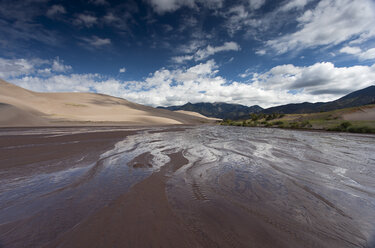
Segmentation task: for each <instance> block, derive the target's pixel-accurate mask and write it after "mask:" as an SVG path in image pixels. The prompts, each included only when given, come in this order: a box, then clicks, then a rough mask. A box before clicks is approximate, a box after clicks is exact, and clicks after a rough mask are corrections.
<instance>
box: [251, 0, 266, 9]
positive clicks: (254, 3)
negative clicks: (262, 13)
mask: <svg viewBox="0 0 375 248" xmlns="http://www.w3.org/2000/svg"><path fill="white" fill-rule="evenodd" d="M265 3H266V0H249V4H250V8H252V9H259V8H260V7H262V6H263V5H264V4H265Z"/></svg>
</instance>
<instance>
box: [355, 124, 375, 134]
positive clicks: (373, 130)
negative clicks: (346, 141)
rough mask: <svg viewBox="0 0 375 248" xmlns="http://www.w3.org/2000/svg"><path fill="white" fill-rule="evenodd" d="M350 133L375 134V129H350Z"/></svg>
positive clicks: (362, 127) (366, 127) (361, 127)
mask: <svg viewBox="0 0 375 248" xmlns="http://www.w3.org/2000/svg"><path fill="white" fill-rule="evenodd" d="M348 131H349V132H351V133H375V129H373V128H370V127H368V126H360V127H349V128H348Z"/></svg>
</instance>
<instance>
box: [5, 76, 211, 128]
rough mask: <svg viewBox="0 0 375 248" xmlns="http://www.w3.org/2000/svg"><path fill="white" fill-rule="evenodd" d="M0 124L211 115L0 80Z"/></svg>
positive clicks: (192, 119) (181, 120)
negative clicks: (30, 87)
mask: <svg viewBox="0 0 375 248" xmlns="http://www.w3.org/2000/svg"><path fill="white" fill-rule="evenodd" d="M0 116H1V117H0V126H61V125H166V124H172V125H173V124H199V123H204V122H212V121H213V120H212V119H211V118H207V117H205V116H202V115H192V114H185V113H178V112H172V111H169V110H163V109H156V108H152V107H148V106H144V105H140V104H136V103H132V102H129V101H127V100H125V99H122V98H117V97H112V96H108V95H103V94H95V93H38V92H33V91H29V90H26V89H23V88H21V87H18V86H15V85H13V84H10V83H7V82H5V81H3V80H0Z"/></svg>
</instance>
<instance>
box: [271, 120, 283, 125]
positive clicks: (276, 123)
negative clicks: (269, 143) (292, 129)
mask: <svg viewBox="0 0 375 248" xmlns="http://www.w3.org/2000/svg"><path fill="white" fill-rule="evenodd" d="M272 124H273V125H277V126H280V125H283V124H284V122H282V121H276V122H273V123H272Z"/></svg>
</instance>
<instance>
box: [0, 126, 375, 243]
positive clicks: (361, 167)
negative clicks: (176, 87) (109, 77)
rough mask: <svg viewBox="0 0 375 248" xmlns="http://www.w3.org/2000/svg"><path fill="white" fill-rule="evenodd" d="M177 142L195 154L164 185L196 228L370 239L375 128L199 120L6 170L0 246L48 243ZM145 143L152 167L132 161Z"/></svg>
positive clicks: (156, 165) (141, 175) (310, 239)
mask: <svg viewBox="0 0 375 248" xmlns="http://www.w3.org/2000/svg"><path fill="white" fill-rule="evenodd" d="M30 132H31V131H28V133H30ZM45 132H47V133H48V132H51V131H50V130H46V131H45ZM34 133H35V132H34ZM38 133H40V132H38ZM64 133H65V131H61V130H58V132H57V133H55V134H54V133H51V135H57V134H58V135H64ZM2 135H6V134H4V133H2ZM3 149H6V148H3ZM179 151H182V153H183V155H184V157H185V158H187V159H188V160H189V163H188V164H187V165H184V166H182V167H181V168H179V169H178V170H177V171H174V172H169V174H168V177H169V179H168V181H167V187H166V192H167V196H168V201H169V202H170V205H171V206H172V208H173V209H174V212H175V214H176V215H177V216H179V218H180V219H181V220H182V222H184V223H186V225H188V226H189V227H190V228H191V229H192V230H196V231H197V230H200V231H202V230H204V233H205V235H208V236H210V235H212V236H213V235H217V233H218V232H219V233H220V235H221V236H222V238H223V239H224V241H223V242H227V243H228V244H232V245H233V246H235V245H236V244H237V245H238V246H240V245H239V244H241V243H240V241H241V240H244V239H245V238H246V237H247V236H246V235H248V234H246V233H243V232H244V231H243V230H244V229H245V230H246V228H248V230H253V229H254V230H253V232H256V231H257V230H258V229H260V230H264V232H270V233H274V235H275V236H279V237H282V238H283V239H284V240H285V239H288V237H289V238H290V244H301V242H302V244H305V245H307V247H309V246H311V247H313V246H322V244H324V245H328V246H330V245H331V246H332V245H337V244H340V246H341V247H364V246H371V245H372V242H373V239H374V237H375V179H374V178H375V137H374V136H372V135H358V134H348V133H342V134H341V133H324V132H307V131H293V130H283V129H266V128H242V127H223V126H200V127H188V128H186V129H185V130H178V131H172V132H164V128H154V129H146V130H140V131H139V133H138V134H135V135H132V136H128V137H127V138H126V139H124V140H122V141H120V142H118V143H116V145H115V147H114V148H112V149H110V150H108V151H101V154H100V158H99V159H98V160H97V161H96V162H93V163H89V164H85V156H86V155H85V154H82V156H81V157H80V158H78V157H77V158H75V159H73V160H69V161H59V163H68V162H69V163H71V166H68V167H67V166H61V168H62V169H61V170H57V171H53V172H49V173H40V172H38V173H29V174H27V175H25V176H23V177H17V178H12V177H9V176H7V177H5V178H1V177H0V246H1V243H2V242H3V243H5V244H8V243H9V242H11V241H12V239H13V240H18V242H19V243H13V244H18V245H14V246H12V245H9V247H18V246H21V245H20V244H21V243H22V241H23V240H28V241H30V242H31V241H32V242H34V244H42V243H48V241H50V240H53V239H54V238H56V237H57V236H58V233H59V232H65V231H67V230H69V229H71V228H73V227H74V226H75V225H77V224H78V223H80V222H81V221H83V220H84V219H86V218H89V217H90V215H91V214H92V213H94V212H95V211H97V210H98V209H100V208H103V207H105V206H106V205H107V204H109V203H110V202H112V201H113V200H115V199H117V198H118V197H119V196H120V195H122V194H125V193H126V192H127V191H128V190H130V189H131V187H132V185H134V184H136V183H137V182H140V181H142V180H144V179H145V178H147V177H148V176H150V175H151V174H152V173H153V172H156V171H159V170H160V168H162V167H163V166H164V165H165V164H166V163H168V162H169V160H170V159H169V156H168V154H171V153H176V152H179ZM148 152H149V153H151V154H152V160H151V161H150V163H151V164H152V167H146V166H145V167H143V168H132V167H131V166H129V165H128V163H129V161H131V160H132V159H133V158H134V157H137V156H139V155H141V154H144V153H148ZM51 163H56V162H51ZM78 164H79V166H77V165H78ZM9 170H11V169H9ZM4 173H5V174H9V173H10V175H11V174H12V173H11V172H9V171H8V172H4V171H2V174H4ZM208 216H210V218H208ZM239 216H240V217H239ZM213 220H215V221H213ZM250 222H251V223H253V224H251V225H249V224H248V223H250ZM17 223H22V227H19V224H17ZM254 223H255V224H254ZM216 225H218V226H220V225H222V226H230V227H231V228H229V229H228V228H221V229H220V228H218V227H215V226H216ZM35 226H38V227H39V228H38V230H35ZM17 227H18V228H17ZM12 228H13V229H12ZM2 240H3V241H2ZM255 241H256V240H255ZM236 242H237V243H236ZM5 247H7V246H5Z"/></svg>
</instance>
